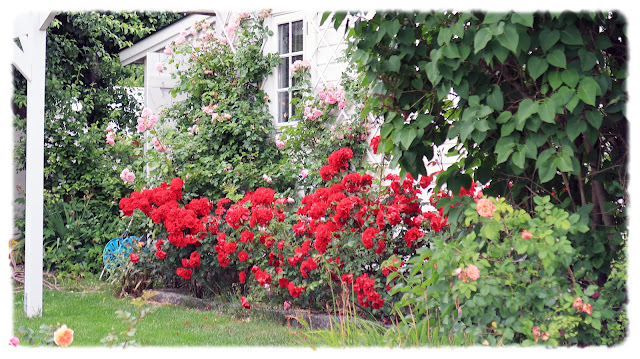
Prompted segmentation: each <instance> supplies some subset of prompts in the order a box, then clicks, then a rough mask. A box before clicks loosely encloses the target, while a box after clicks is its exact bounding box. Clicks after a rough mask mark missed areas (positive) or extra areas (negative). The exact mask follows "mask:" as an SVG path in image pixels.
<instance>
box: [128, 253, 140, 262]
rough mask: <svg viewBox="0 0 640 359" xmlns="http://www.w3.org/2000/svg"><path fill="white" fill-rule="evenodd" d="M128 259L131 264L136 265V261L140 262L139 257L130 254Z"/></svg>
mask: <svg viewBox="0 0 640 359" xmlns="http://www.w3.org/2000/svg"><path fill="white" fill-rule="evenodd" d="M129 259H131V262H132V263H138V261H139V260H140V257H139V256H138V255H137V254H135V253H133V252H131V253H129Z"/></svg>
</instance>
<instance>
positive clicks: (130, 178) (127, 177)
mask: <svg viewBox="0 0 640 359" xmlns="http://www.w3.org/2000/svg"><path fill="white" fill-rule="evenodd" d="M120 178H121V179H122V180H123V181H124V183H125V184H133V182H134V181H135V179H136V175H135V173H133V172H131V171H129V169H128V168H125V169H124V170H122V172H121V173H120Z"/></svg>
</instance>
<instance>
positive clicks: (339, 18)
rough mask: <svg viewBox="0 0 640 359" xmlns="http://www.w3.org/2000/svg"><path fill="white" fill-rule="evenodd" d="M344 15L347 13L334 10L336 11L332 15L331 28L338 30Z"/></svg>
mask: <svg viewBox="0 0 640 359" xmlns="http://www.w3.org/2000/svg"><path fill="white" fill-rule="evenodd" d="M346 16H347V13H346V12H345V11H336V13H335V14H334V15H333V28H334V29H336V30H338V28H339V27H340V25H341V24H342V21H343V20H344V18H345V17H346Z"/></svg>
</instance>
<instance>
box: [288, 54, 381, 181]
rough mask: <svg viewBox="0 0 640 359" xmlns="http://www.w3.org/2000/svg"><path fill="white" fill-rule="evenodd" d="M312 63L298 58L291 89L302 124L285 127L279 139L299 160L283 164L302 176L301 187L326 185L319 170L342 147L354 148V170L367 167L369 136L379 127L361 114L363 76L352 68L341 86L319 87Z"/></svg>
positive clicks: (289, 152)
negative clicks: (313, 81) (314, 83)
mask: <svg viewBox="0 0 640 359" xmlns="http://www.w3.org/2000/svg"><path fill="white" fill-rule="evenodd" d="M311 66H312V65H311V63H309V61H306V60H298V61H296V62H294V63H293V65H292V67H291V74H292V75H293V78H294V85H293V86H292V87H291V89H290V90H289V91H290V93H291V94H292V95H291V97H292V103H293V104H294V106H295V113H294V114H293V116H291V118H290V121H295V122H296V125H295V126H285V127H283V128H282V133H281V134H280V137H279V140H280V141H281V143H282V148H281V149H282V150H283V152H284V153H286V155H287V157H286V158H287V159H288V158H294V159H295V163H296V164H297V166H296V167H295V168H292V169H288V168H289V167H290V164H288V163H285V162H282V163H281V166H282V168H285V170H288V171H291V172H294V173H295V174H300V176H299V177H298V179H299V185H300V186H301V187H302V188H303V189H305V190H307V191H311V190H314V189H315V188H317V187H319V186H322V185H323V180H322V178H321V177H320V176H318V173H319V172H318V170H319V169H320V167H321V166H322V165H323V162H324V161H325V160H326V158H327V157H328V156H329V155H330V154H331V153H333V152H335V151H337V150H338V149H340V148H343V147H347V148H349V149H351V151H353V154H354V155H353V159H352V161H351V165H352V166H353V168H352V170H353V169H356V170H360V169H362V168H364V167H365V166H366V164H365V163H364V161H363V160H364V154H365V152H366V149H367V147H368V143H367V137H368V136H369V134H370V132H371V130H372V128H373V126H374V124H370V123H367V118H366V116H365V117H363V116H361V111H362V107H361V106H360V105H359V104H360V103H361V101H362V97H363V94H361V93H360V92H359V87H358V86H357V85H356V84H357V82H358V80H357V79H358V75H357V74H355V73H353V71H351V69H347V71H345V72H344V73H343V76H342V79H341V81H340V84H336V83H326V84H321V85H318V86H317V87H316V88H313V87H312V85H311V79H310V76H311V75H310V72H309V70H310V69H311ZM303 171H304V172H303ZM303 173H304V174H303ZM309 174H311V176H309Z"/></svg>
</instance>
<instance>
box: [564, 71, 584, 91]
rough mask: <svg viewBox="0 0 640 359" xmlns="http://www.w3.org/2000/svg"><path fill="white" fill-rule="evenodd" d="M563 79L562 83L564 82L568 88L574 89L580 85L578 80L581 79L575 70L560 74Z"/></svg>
mask: <svg viewBox="0 0 640 359" xmlns="http://www.w3.org/2000/svg"><path fill="white" fill-rule="evenodd" d="M560 77H561V78H562V82H564V83H565V84H566V85H567V86H569V87H571V88H574V87H576V85H577V84H578V80H579V79H580V77H579V76H578V72H577V71H576V70H573V69H569V70H564V71H562V73H561V74H560Z"/></svg>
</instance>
